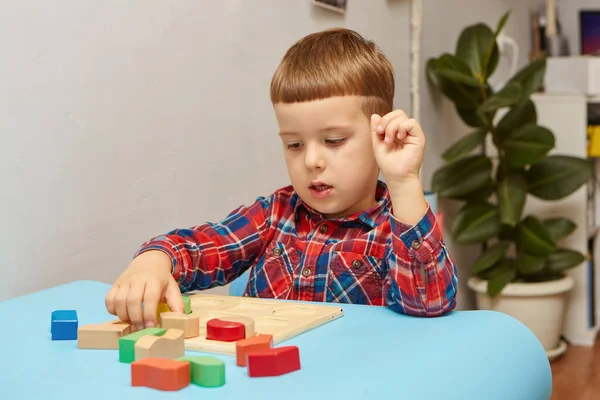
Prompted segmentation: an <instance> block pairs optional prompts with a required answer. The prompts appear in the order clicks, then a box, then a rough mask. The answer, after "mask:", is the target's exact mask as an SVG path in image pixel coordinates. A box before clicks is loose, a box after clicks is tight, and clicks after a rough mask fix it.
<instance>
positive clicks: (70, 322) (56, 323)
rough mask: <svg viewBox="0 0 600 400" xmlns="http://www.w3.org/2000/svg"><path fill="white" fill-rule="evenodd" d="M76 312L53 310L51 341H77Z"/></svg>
mask: <svg viewBox="0 0 600 400" xmlns="http://www.w3.org/2000/svg"><path fill="white" fill-rule="evenodd" d="M78 323H79V322H78V320H77V311H75V310H55V311H52V322H51V323H50V333H51V334H52V340H77V325H78Z"/></svg>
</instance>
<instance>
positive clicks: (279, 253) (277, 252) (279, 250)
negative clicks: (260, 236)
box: [273, 248, 281, 256]
mask: <svg viewBox="0 0 600 400" xmlns="http://www.w3.org/2000/svg"><path fill="white" fill-rule="evenodd" d="M273 254H275V255H276V256H280V255H281V249H279V248H277V249H275V250H273Z"/></svg>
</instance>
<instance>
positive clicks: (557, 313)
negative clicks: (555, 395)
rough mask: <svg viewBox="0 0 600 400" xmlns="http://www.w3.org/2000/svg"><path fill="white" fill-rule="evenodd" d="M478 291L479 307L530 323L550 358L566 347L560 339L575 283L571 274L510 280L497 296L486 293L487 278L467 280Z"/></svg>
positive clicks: (531, 328) (476, 292)
mask: <svg viewBox="0 0 600 400" xmlns="http://www.w3.org/2000/svg"><path fill="white" fill-rule="evenodd" d="M467 284H468V286H469V288H471V289H472V290H473V291H474V292H475V294H476V304H477V308H478V309H480V310H492V311H498V312H501V313H504V314H508V315H510V316H512V317H514V318H516V319H517V320H519V321H521V322H522V323H523V324H524V325H525V326H527V327H528V328H529V329H530V330H531V331H532V332H533V333H534V335H535V336H536V337H537V338H538V340H539V341H540V343H541V344H542V346H543V347H544V350H546V354H547V355H548V357H549V358H550V359H553V358H555V357H558V356H560V355H561V354H562V353H564V351H565V350H566V343H565V342H564V341H562V340H561V339H560V336H561V334H562V330H563V324H564V319H565V312H566V308H567V307H566V306H567V304H566V303H567V294H568V292H569V290H571V288H572V287H573V285H574V280H573V278H571V277H570V276H568V275H567V276H565V277H564V278H562V279H559V280H554V281H548V282H536V283H509V284H508V285H506V287H504V289H503V290H502V292H501V293H500V294H499V295H498V296H496V297H495V298H491V297H489V296H488V295H487V281H486V280H483V279H479V278H477V277H471V278H469V280H468V283H467Z"/></svg>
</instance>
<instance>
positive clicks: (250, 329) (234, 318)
mask: <svg viewBox="0 0 600 400" xmlns="http://www.w3.org/2000/svg"><path fill="white" fill-rule="evenodd" d="M219 319H220V320H221V321H227V322H239V323H241V324H244V326H245V327H246V332H245V337H246V339H247V338H251V337H253V336H255V335H256V333H255V331H254V319H252V318H250V317H246V316H244V315H223V316H220V317H219Z"/></svg>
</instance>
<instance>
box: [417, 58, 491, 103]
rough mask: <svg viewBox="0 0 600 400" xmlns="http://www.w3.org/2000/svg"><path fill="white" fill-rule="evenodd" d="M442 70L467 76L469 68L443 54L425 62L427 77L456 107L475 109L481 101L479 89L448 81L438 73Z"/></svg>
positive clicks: (456, 59) (469, 72)
mask: <svg viewBox="0 0 600 400" xmlns="http://www.w3.org/2000/svg"><path fill="white" fill-rule="evenodd" d="M442 70H444V71H454V74H462V75H467V76H469V75H471V71H470V70H469V67H468V66H467V65H465V64H464V63H463V62H462V61H460V60H459V59H458V58H457V57H455V56H453V55H452V54H443V55H442V56H440V57H438V58H434V59H430V60H429V61H428V62H427V76H428V77H429V80H430V81H431V82H432V83H433V84H435V85H436V86H437V87H438V88H439V89H440V91H441V92H442V93H443V94H444V95H445V96H446V97H448V98H449V99H450V100H451V101H453V102H454V103H455V104H456V105H457V106H460V107H463V108H468V109H472V108H475V107H477V104H478V103H479V102H480V99H481V89H478V88H474V87H472V86H469V85H465V84H463V83H457V82H455V81H454V80H452V79H448V78H447V77H445V76H443V75H441V74H440V73H439V71H442Z"/></svg>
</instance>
